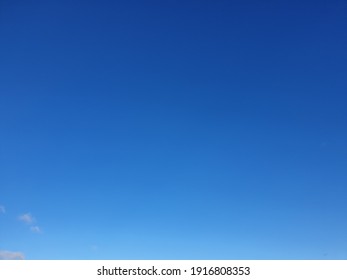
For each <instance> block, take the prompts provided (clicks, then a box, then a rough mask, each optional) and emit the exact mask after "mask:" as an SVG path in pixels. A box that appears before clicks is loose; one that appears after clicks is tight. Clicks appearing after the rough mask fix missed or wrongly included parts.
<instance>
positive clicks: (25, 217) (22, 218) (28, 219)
mask: <svg viewBox="0 0 347 280" xmlns="http://www.w3.org/2000/svg"><path fill="white" fill-rule="evenodd" d="M18 219H19V220H20V221H22V222H24V223H26V224H28V225H31V224H33V223H34V222H35V219H34V217H33V216H32V215H31V214H30V213H26V214H23V215H20V216H19V218H18Z"/></svg>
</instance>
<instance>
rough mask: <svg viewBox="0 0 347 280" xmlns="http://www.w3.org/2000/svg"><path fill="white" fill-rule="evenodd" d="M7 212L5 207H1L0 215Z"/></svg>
mask: <svg viewBox="0 0 347 280" xmlns="http://www.w3.org/2000/svg"><path fill="white" fill-rule="evenodd" d="M5 212H6V210H5V206H3V205H0V214H1V213H2V214H5Z"/></svg>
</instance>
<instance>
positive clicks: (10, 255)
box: [0, 250, 25, 260]
mask: <svg viewBox="0 0 347 280" xmlns="http://www.w3.org/2000/svg"><path fill="white" fill-rule="evenodd" d="M24 259H25V256H24V254H23V253H21V252H11V251H5V250H0V260H24Z"/></svg>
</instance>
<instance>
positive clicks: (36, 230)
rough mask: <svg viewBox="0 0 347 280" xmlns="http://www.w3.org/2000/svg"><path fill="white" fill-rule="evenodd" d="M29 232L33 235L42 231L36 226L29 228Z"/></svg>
mask: <svg viewBox="0 0 347 280" xmlns="http://www.w3.org/2000/svg"><path fill="white" fill-rule="evenodd" d="M30 230H31V231H32V232H35V233H42V230H41V229H40V227H38V226H31V227H30Z"/></svg>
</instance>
